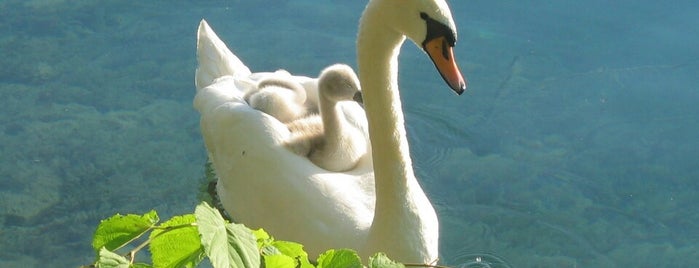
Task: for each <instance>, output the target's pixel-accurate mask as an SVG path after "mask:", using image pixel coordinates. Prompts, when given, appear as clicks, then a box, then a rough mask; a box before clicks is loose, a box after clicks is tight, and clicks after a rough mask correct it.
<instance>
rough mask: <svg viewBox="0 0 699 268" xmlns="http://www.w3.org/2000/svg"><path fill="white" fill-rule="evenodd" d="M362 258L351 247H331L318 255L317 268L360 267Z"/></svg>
mask: <svg viewBox="0 0 699 268" xmlns="http://www.w3.org/2000/svg"><path fill="white" fill-rule="evenodd" d="M361 267H362V260H361V259H360V258H359V255H357V252H355V251H354V250H351V249H331V250H328V251H326V252H325V253H323V254H320V256H319V257H318V268H361Z"/></svg>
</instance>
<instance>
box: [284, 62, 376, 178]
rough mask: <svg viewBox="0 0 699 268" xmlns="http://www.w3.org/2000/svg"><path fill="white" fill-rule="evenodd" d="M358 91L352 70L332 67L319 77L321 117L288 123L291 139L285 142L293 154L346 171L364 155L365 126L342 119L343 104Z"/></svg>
mask: <svg viewBox="0 0 699 268" xmlns="http://www.w3.org/2000/svg"><path fill="white" fill-rule="evenodd" d="M358 92H359V80H358V78H357V75H356V74H355V73H354V71H353V70H352V68H351V67H349V66H347V65H344V64H335V65H332V66H330V67H328V68H325V70H323V71H322V72H321V74H320V76H319V77H318V94H319V96H318V102H319V108H320V115H312V116H308V117H304V118H301V119H297V120H295V121H292V122H291V123H289V124H287V126H288V127H289V130H290V131H291V138H290V140H289V141H288V142H287V143H286V146H287V147H289V148H290V149H291V150H292V151H293V152H295V153H296V154H298V155H303V156H307V157H308V159H310V160H311V162H313V163H314V164H316V165H317V166H319V167H321V168H323V169H327V170H329V171H335V172H339V171H347V170H350V169H352V168H354V166H356V165H357V163H358V162H359V160H360V159H361V157H362V156H364V155H365V154H366V152H367V137H366V135H365V131H366V129H367V127H366V123H361V125H359V126H357V125H355V124H353V122H349V121H347V120H346V119H345V117H344V113H343V110H342V108H343V104H347V105H357V104H356V103H341V102H343V101H352V100H353V99H354V97H355V95H356V94H357V93H358Z"/></svg>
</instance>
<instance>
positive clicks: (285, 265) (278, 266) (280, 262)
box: [264, 255, 298, 268]
mask: <svg viewBox="0 0 699 268" xmlns="http://www.w3.org/2000/svg"><path fill="white" fill-rule="evenodd" d="M264 260H265V268H293V267H298V266H297V265H296V260H294V259H293V258H291V257H289V256H286V255H267V256H264Z"/></svg>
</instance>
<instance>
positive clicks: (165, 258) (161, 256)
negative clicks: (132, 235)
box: [150, 214, 205, 267]
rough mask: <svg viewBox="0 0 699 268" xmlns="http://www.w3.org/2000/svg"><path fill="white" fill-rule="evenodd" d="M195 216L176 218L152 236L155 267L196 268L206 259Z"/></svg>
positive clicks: (188, 215)
mask: <svg viewBox="0 0 699 268" xmlns="http://www.w3.org/2000/svg"><path fill="white" fill-rule="evenodd" d="M195 221H196V220H195V218H194V215H193V214H185V215H182V216H175V217H173V218H172V219H170V220H168V221H166V222H164V223H163V224H161V225H160V227H164V228H159V229H155V230H153V232H151V235H150V239H151V242H150V252H151V255H152V256H151V259H152V260H153V266H155V267H195V266H197V265H198V264H199V263H200V262H201V261H202V260H203V259H204V257H205V255H204V248H203V246H202V245H201V241H200V239H199V232H197V228H196V227H195V226H194V225H193V223H194V222H195Z"/></svg>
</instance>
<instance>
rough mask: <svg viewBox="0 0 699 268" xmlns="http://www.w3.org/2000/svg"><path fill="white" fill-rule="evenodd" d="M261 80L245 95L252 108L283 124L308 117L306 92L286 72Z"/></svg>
mask: <svg viewBox="0 0 699 268" xmlns="http://www.w3.org/2000/svg"><path fill="white" fill-rule="evenodd" d="M275 74H277V75H275V76H272V77H265V78H263V79H261V80H260V81H259V82H258V84H257V87H256V88H254V89H251V90H249V91H248V92H246V93H245V96H244V99H245V101H247V102H248V103H249V104H250V106H251V107H252V108H255V109H257V110H260V111H262V112H264V113H266V114H269V115H271V116H273V117H275V118H277V120H279V121H282V122H285V123H286V122H291V121H292V120H295V119H297V118H300V117H302V116H304V115H306V111H307V108H306V106H305V103H306V90H305V89H304V88H303V86H302V85H301V83H299V82H297V81H294V80H293V79H291V75H289V74H288V73H286V72H279V71H278V72H276V73H275Z"/></svg>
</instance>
